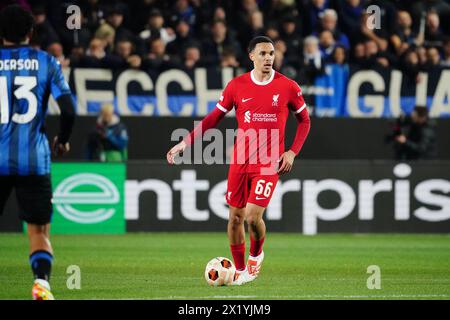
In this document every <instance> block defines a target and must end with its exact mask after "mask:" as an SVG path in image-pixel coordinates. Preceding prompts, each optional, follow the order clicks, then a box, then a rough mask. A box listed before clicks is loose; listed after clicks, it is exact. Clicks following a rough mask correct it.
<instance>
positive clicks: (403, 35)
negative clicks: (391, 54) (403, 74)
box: [390, 10, 417, 56]
mask: <svg viewBox="0 0 450 320" xmlns="http://www.w3.org/2000/svg"><path fill="white" fill-rule="evenodd" d="M397 21H398V25H397V28H396V31H395V32H394V34H393V35H391V37H390V41H391V44H392V46H393V48H394V50H395V53H396V54H397V55H399V56H400V55H402V54H403V53H404V52H405V51H406V50H408V49H409V48H410V47H411V46H413V45H415V44H416V43H417V34H416V33H414V31H413V29H412V19H411V15H410V14H409V12H408V11H405V10H402V11H398V13H397Z"/></svg>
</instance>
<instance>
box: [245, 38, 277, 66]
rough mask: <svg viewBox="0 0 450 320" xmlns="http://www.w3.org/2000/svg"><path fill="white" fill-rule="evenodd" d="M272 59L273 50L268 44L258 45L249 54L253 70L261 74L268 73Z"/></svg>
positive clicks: (273, 55)
mask: <svg viewBox="0 0 450 320" xmlns="http://www.w3.org/2000/svg"><path fill="white" fill-rule="evenodd" d="M274 59H275V48H274V47H273V45H272V44H271V43H269V42H262V43H258V44H257V45H256V46H255V49H253V51H252V52H250V60H252V61H253V65H254V68H255V70H256V71H261V72H262V73H270V71H271V70H272V65H273V61H274Z"/></svg>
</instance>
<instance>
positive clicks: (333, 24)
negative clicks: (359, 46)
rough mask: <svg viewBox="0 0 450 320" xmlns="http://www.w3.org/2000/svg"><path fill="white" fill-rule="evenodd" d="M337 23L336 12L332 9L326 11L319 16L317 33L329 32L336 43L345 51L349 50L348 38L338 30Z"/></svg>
mask: <svg viewBox="0 0 450 320" xmlns="http://www.w3.org/2000/svg"><path fill="white" fill-rule="evenodd" d="M337 23H338V15H337V13H336V11H335V10H333V9H326V10H324V11H323V12H322V13H321V14H320V27H319V32H320V31H330V32H331V33H332V34H333V37H334V39H335V40H336V42H337V43H339V44H341V45H342V46H344V48H345V49H349V48H350V41H349V40H348V37H347V36H346V35H345V34H344V33H343V32H341V31H340V30H339V29H338V27H337ZM317 34H318V33H317V32H315V33H313V35H317Z"/></svg>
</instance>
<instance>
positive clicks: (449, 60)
mask: <svg viewBox="0 0 450 320" xmlns="http://www.w3.org/2000/svg"><path fill="white" fill-rule="evenodd" d="M443 51H444V54H443V59H442V61H441V66H443V67H450V37H447V38H445V39H444V45H443Z"/></svg>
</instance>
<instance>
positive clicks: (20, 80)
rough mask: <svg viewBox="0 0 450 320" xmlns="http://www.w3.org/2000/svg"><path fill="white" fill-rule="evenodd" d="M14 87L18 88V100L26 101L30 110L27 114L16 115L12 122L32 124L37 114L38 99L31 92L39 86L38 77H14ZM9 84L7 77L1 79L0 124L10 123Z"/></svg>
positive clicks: (15, 94)
mask: <svg viewBox="0 0 450 320" xmlns="http://www.w3.org/2000/svg"><path fill="white" fill-rule="evenodd" d="M14 85H15V86H18V88H17V89H16V90H14V96H15V97H16V98H17V99H26V100H27V102H28V110H27V112H25V113H22V114H19V113H17V112H16V113H14V114H13V116H12V118H11V119H12V121H13V122H15V123H18V124H24V123H28V122H31V121H32V120H33V118H34V117H35V116H36V113H37V98H36V95H35V94H34V93H33V92H32V91H31V90H33V89H34V88H35V87H36V85H37V80H36V77H22V76H17V77H14ZM8 96H9V95H8V83H7V78H6V77H0V124H6V123H8V122H9V112H10V101H9V100H8Z"/></svg>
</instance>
